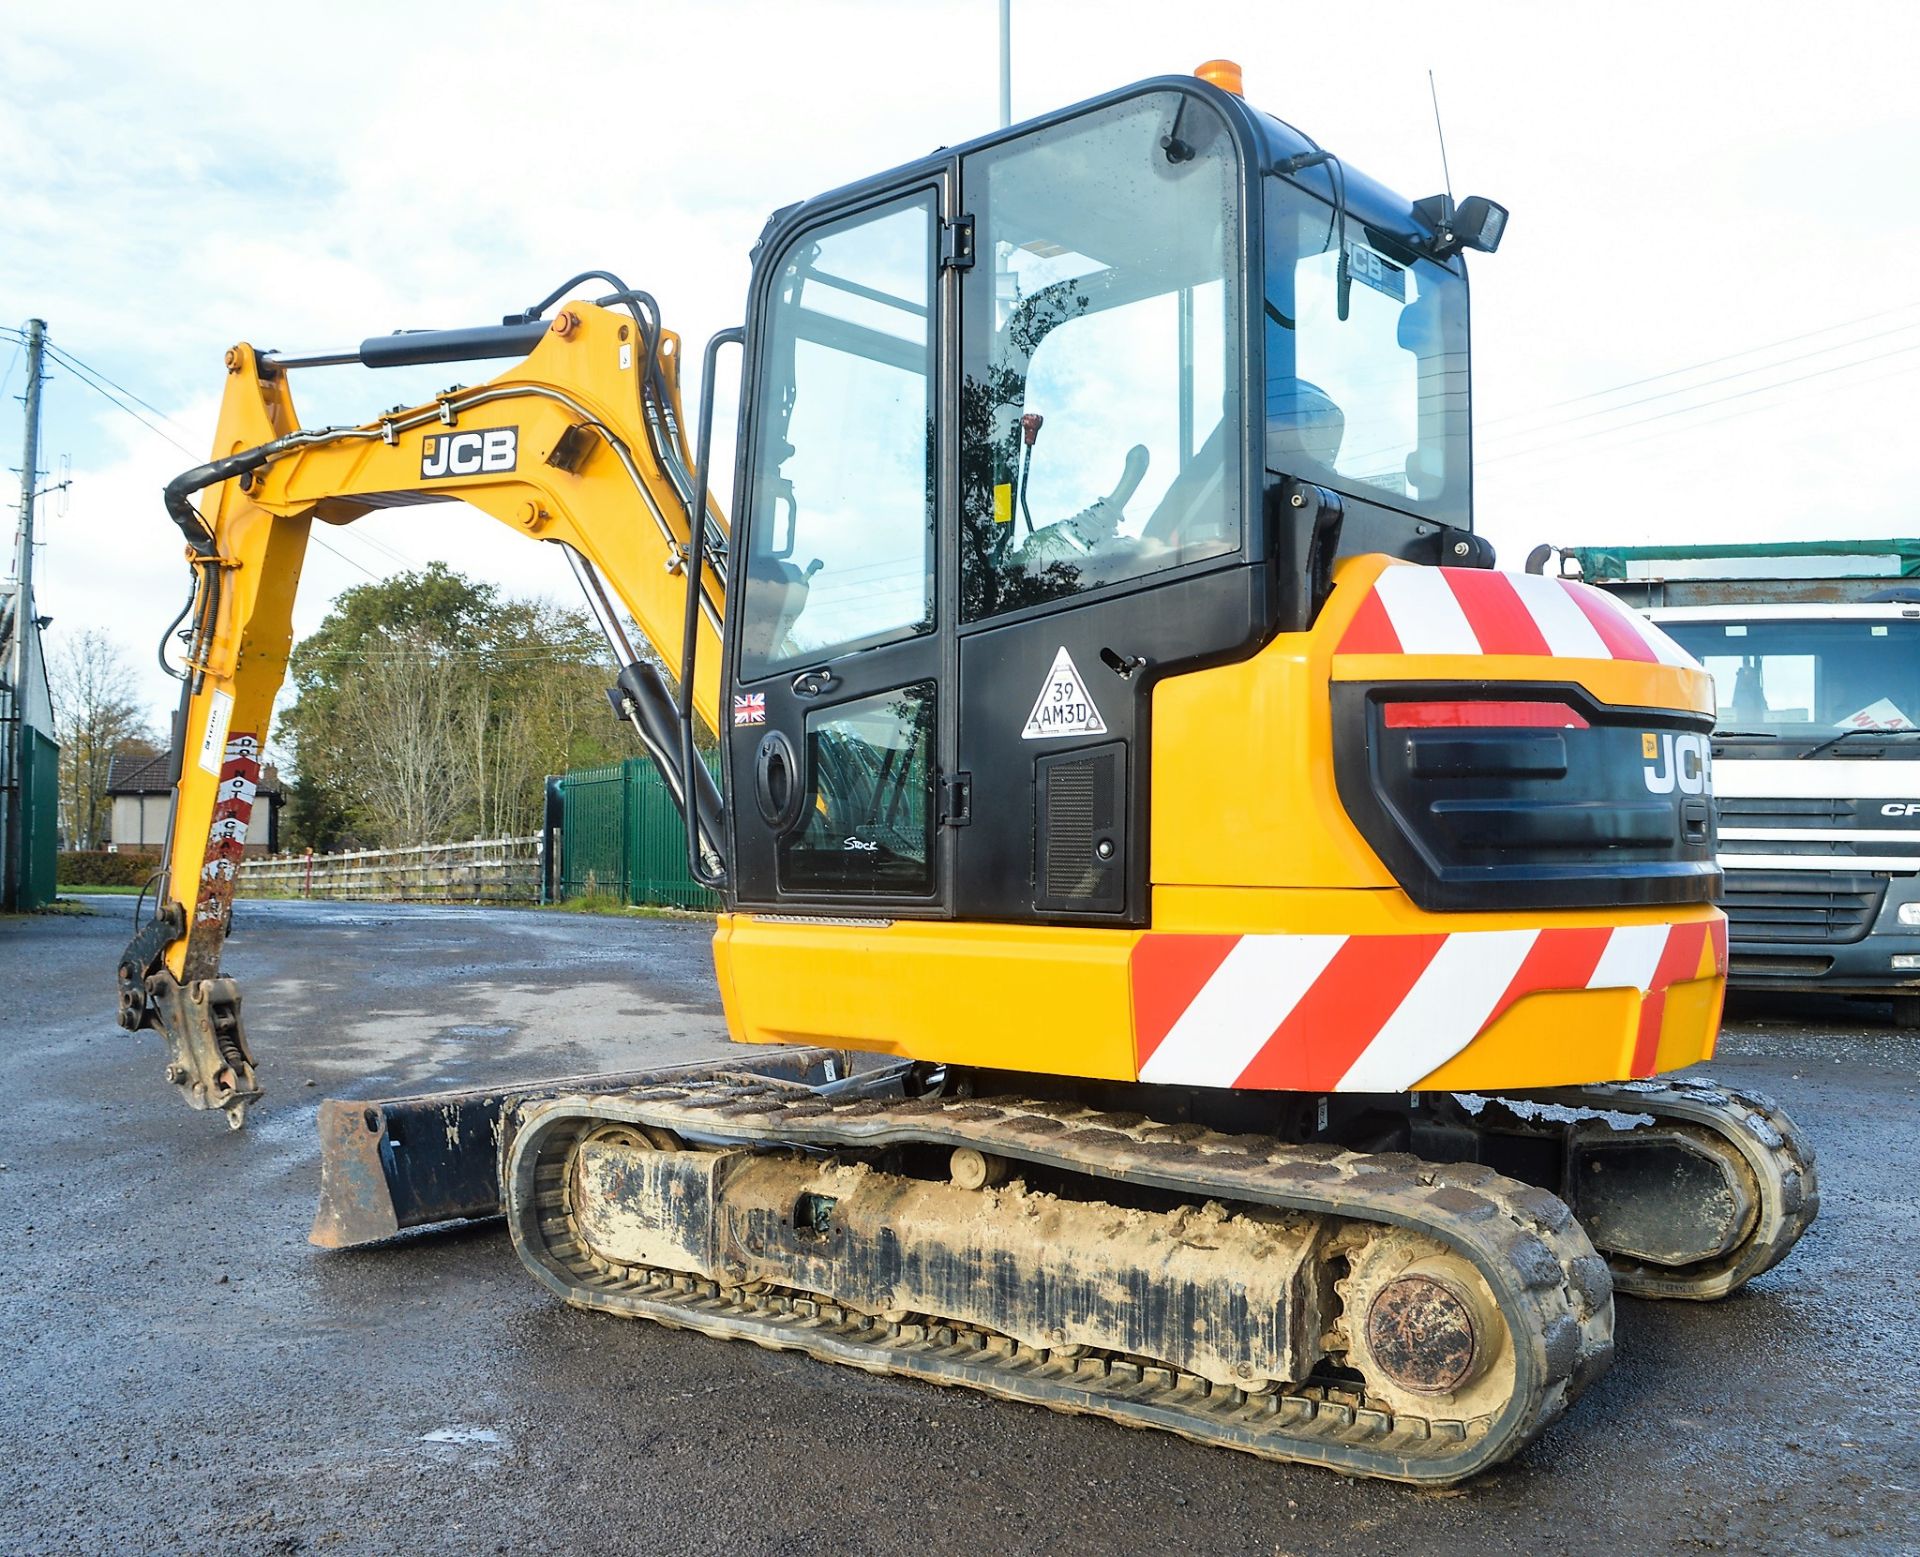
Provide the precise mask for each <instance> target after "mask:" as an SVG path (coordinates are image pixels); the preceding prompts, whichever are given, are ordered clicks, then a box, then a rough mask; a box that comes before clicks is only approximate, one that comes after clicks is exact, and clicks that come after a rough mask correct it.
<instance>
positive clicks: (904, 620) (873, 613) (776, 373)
mask: <svg viewBox="0 0 1920 1557" xmlns="http://www.w3.org/2000/svg"><path fill="white" fill-rule="evenodd" d="M947 185H948V180H947V179H946V178H945V177H944V176H929V177H926V178H923V179H921V180H919V181H917V182H914V183H909V184H906V185H904V186H902V187H898V188H896V189H894V190H892V191H889V192H886V193H883V194H878V195H875V196H874V197H873V198H872V199H870V200H868V201H865V202H862V203H859V204H857V205H855V206H852V207H841V208H839V209H838V210H837V211H834V212H830V213H829V214H826V215H824V216H823V217H822V218H821V219H820V220H819V221H818V222H816V223H812V224H809V225H807V226H806V227H804V228H801V229H799V230H798V231H795V232H790V233H789V234H787V235H784V236H782V237H781V238H779V239H778V240H777V241H778V243H779V245H780V246H779V247H778V249H776V250H775V251H774V252H772V253H771V254H769V255H768V256H767V257H766V258H765V259H764V260H763V261H762V263H761V268H760V270H759V273H758V276H757V279H756V312H755V315H754V318H755V325H756V330H755V340H754V343H753V347H752V350H753V352H754V359H753V361H752V362H751V364H750V366H749V372H750V374H751V378H752V384H753V390H752V395H751V397H750V413H749V418H748V421H747V425H746V428H745V436H746V439H747V444H746V448H747V458H746V460H745V462H744V464H743V471H744V475H745V479H744V482H743V484H742V492H743V496H744V498H745V502H744V504H743V505H742V523H741V525H740V527H739V530H738V531H737V533H736V536H735V542H734V544H735V548H736V553H735V557H734V559H733V574H734V579H735V580H736V584H735V588H736V589H737V592H738V593H737V601H738V605H737V609H735V608H731V607H730V610H729V613H728V614H729V617H730V618H731V620H730V624H729V625H730V632H729V643H728V663H729V675H728V681H727V688H726V696H725V702H724V706H723V708H722V717H723V720H724V721H725V724H726V728H725V730H724V731H723V732H722V734H723V741H724V748H725V753H726V761H727V765H728V798H729V804H728V811H729V816H730V822H731V828H732V839H731V860H732V883H733V896H734V899H735V901H736V902H737V903H738V904H740V905H741V906H744V907H749V908H753V907H759V908H779V907H786V908H791V909H794V910H795V911H802V912H804V911H807V910H808V909H809V908H813V909H815V910H816V911H817V910H818V909H819V908H821V907H823V906H831V908H832V909H834V910H837V911H844V910H847V909H865V910H869V911H873V912H882V913H886V914H889V915H904V916H915V915H920V916H925V915H939V914H943V913H945V912H946V911H947V906H948V902H949V898H948V879H947V878H948V872H947V870H946V868H945V864H944V860H943V854H944V852H945V850H944V840H943V832H942V826H941V809H942V807H941V803H940V801H941V794H942V786H941V776H942V772H943V768H944V767H945V766H946V763H945V757H946V753H947V751H948V749H949V745H950V741H949V738H948V736H947V735H946V734H945V731H946V728H947V726H948V725H950V723H951V715H950V713H949V711H948V709H947V707H946V700H945V698H944V696H943V689H944V687H945V686H946V685H947V684H948V680H949V678H948V674H947V663H946V661H947V656H948V655H949V653H950V652H951V644H950V636H951V635H950V633H948V632H947V631H945V630H943V614H944V613H943V610H942V606H941V592H942V589H943V587H944V583H945V580H944V577H943V569H942V568H941V567H940V565H939V558H940V556H941V554H942V549H943V548H942V545H941V532H942V520H941V509H942V504H941V501H940V486H941V477H940V472H941V461H940V459H939V457H938V452H937V451H938V450H939V448H940V436H939V430H940V421H941V416H940V402H941V398H942V397H941V394H940V382H941V370H940V363H941V336H942V332H941V330H940V328H939V325H940V321H941V319H942V318H943V316H945V315H947V314H949V313H950V312H951V303H950V302H946V303H943V300H942V291H943V288H942V284H941V282H942V271H941V268H940V260H939V254H940V236H941V223H942V219H943V215H944V214H945V213H944V206H945V194H946V189H947Z"/></svg>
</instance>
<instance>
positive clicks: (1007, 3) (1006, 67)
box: [1000, 0, 1013, 130]
mask: <svg viewBox="0 0 1920 1557" xmlns="http://www.w3.org/2000/svg"><path fill="white" fill-rule="evenodd" d="M1012 123H1013V0H1000V128H1001V129H1003V130H1004V129H1005V128H1006V127H1007V126H1008V125H1010V124H1012Z"/></svg>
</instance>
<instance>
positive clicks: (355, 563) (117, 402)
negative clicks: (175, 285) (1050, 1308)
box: [59, 352, 381, 580]
mask: <svg viewBox="0 0 1920 1557" xmlns="http://www.w3.org/2000/svg"><path fill="white" fill-rule="evenodd" d="M59 358H60V361H61V364H62V366H64V367H65V368H66V369H67V370H68V372H70V373H72V374H73V376H74V378H75V380H76V381H77V382H79V383H82V384H85V385H86V386H87V388H89V389H91V390H92V391H93V392H94V393H95V394H97V395H99V396H100V397H101V398H102V399H103V400H105V401H106V402H107V403H108V404H109V405H111V406H114V407H116V408H117V409H119V410H121V411H124V412H125V413H126V414H127V415H128V416H130V417H132V418H133V419H134V420H135V421H136V422H138V423H139V424H140V425H141V426H142V427H144V428H146V429H147V431H148V432H150V433H152V434H153V435H154V436H155V437H156V438H164V439H165V440H166V441H167V442H168V443H170V444H172V445H173V446H174V447H175V448H176V449H178V450H179V451H180V452H181V453H182V454H184V455H186V456H187V458H188V459H191V460H198V459H199V458H200V456H199V454H198V453H197V452H195V451H194V450H193V449H191V448H189V447H188V446H187V445H186V444H184V443H182V442H181V441H180V440H179V439H178V438H176V437H174V436H173V434H172V433H170V432H168V431H167V430H166V429H165V428H164V427H159V426H156V425H155V424H154V423H152V422H150V421H148V420H147V418H146V417H144V416H142V415H141V414H140V413H139V412H138V411H136V410H134V408H133V407H132V406H130V405H128V404H127V403H126V402H125V401H124V400H121V399H120V398H119V397H118V396H117V395H115V394H114V393H113V392H112V391H111V390H108V389H106V388H105V387H103V385H102V384H99V383H96V382H95V381H94V380H93V379H92V378H91V377H89V373H90V371H91V370H89V369H87V368H84V367H82V366H80V364H79V361H78V359H76V358H73V357H69V356H68V355H67V354H66V353H64V352H62V353H60V354H59ZM106 382H107V383H111V382H112V380H111V379H108V380H107V381H106ZM116 387H117V386H116ZM125 393H127V394H131V393H132V391H130V390H129V391H125ZM135 398H138V397H135ZM140 403H141V404H142V405H145V404H146V402H145V401H144V400H142V401H141V402H140ZM149 409H151V407H149ZM154 414H155V415H157V416H165V415H166V412H164V411H157V412H155V413H154ZM355 538H356V539H358V537H355ZM307 539H308V540H310V541H311V542H312V543H313V544H314V545H315V546H318V547H319V548H320V549H321V550H322V551H324V552H330V553H332V555H334V556H335V557H338V558H339V559H340V560H341V561H342V562H344V563H346V564H347V565H348V566H349V567H354V568H358V569H359V570H360V571H361V572H362V573H364V574H366V576H367V577H368V578H370V579H376V580H377V579H379V578H380V577H381V575H380V574H378V573H376V572H375V571H374V570H373V569H372V568H370V567H368V566H367V565H366V564H365V563H364V562H362V561H360V560H359V559H358V558H357V557H351V556H349V555H348V554H347V553H346V552H344V551H342V550H340V548H339V547H337V546H333V545H330V544H328V543H327V542H326V541H323V540H322V539H321V538H320V537H319V536H317V535H313V534H311V533H310V534H309V535H308V537H307Z"/></svg>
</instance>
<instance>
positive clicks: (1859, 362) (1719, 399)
mask: <svg viewBox="0 0 1920 1557" xmlns="http://www.w3.org/2000/svg"><path fill="white" fill-rule="evenodd" d="M1915 351H1920V342H1915V343H1914V344H1913V345H1911V346H1896V347H1895V348H1894V349H1893V350H1892V351H1882V352H1876V353H1874V355H1872V356H1871V357H1858V358H1855V359H1854V360H1853V361H1852V362H1837V363H1835V364H1834V365H1833V366H1832V367H1827V368H1816V369H1815V370H1814V371H1813V372H1811V373H1801V374H1798V375H1796V376H1795V377H1793V378H1783V379H1780V380H1779V381H1777V382H1775V383H1772V384H1757V385H1755V386H1754V387H1753V388H1752V389H1742V390H1739V391H1737V392H1735V393H1734V394H1730V395H1715V396H1714V397H1713V398H1712V399H1711V400H1702V401H1700V402H1699V404H1697V405H1683V406H1675V407H1674V408H1673V409H1672V410H1669V411H1659V412H1656V413H1655V414H1654V415H1652V416H1643V417H1640V418H1639V419H1637V420H1635V421H1631V422H1622V423H1620V424H1619V425H1618V426H1615V427H1601V428H1596V429H1595V430H1594V431H1593V432H1588V433H1579V434H1576V435H1575V436H1574V437H1571V438H1562V439H1559V440H1557V441H1556V442H1553V443H1542V444H1536V445H1535V446H1534V447H1533V448H1530V449H1515V450H1513V451H1511V452H1510V453H1506V454H1494V455H1490V456H1488V457H1487V458H1485V459H1482V460H1479V461H1477V463H1478V464H1481V465H1498V464H1501V463H1503V462H1505V461H1507V460H1516V459H1531V458H1532V457H1533V456H1534V455H1536V454H1546V453H1549V452H1551V451H1552V450H1554V449H1564V448H1569V447H1571V446H1572V445H1574V444H1576V443H1589V442H1591V441H1592V440H1593V439H1595V438H1605V437H1609V436H1610V435H1612V434H1614V433H1619V432H1625V431H1627V430H1628V429H1629V428H1634V427H1645V426H1646V425H1648V424H1649V423H1651V422H1664V421H1666V420H1667V419H1668V418H1669V417H1675V416H1687V415H1690V414H1691V413H1693V412H1695V411H1705V410H1708V409H1710V408H1711V407H1713V406H1716V405H1725V404H1726V403H1727V402H1729V401H1733V400H1746V399H1748V398H1750V397H1752V396H1754V395H1764V394H1770V393H1771V392H1772V391H1774V390H1776V389H1785V388H1787V387H1788V386H1789V385H1791V384H1804V383H1805V382H1807V380H1809V379H1815V378H1825V377H1826V376H1827V375H1828V374H1831V373H1844V372H1846V371H1847V370H1848V369H1849V368H1860V367H1865V366H1867V365H1868V364H1869V363H1874V362H1884V361H1886V360H1887V359H1888V358H1889V357H1902V356H1905V355H1906V354H1907V353H1909V352H1915Z"/></svg>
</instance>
